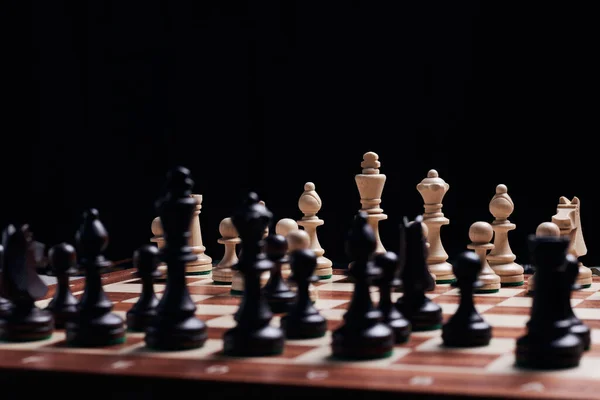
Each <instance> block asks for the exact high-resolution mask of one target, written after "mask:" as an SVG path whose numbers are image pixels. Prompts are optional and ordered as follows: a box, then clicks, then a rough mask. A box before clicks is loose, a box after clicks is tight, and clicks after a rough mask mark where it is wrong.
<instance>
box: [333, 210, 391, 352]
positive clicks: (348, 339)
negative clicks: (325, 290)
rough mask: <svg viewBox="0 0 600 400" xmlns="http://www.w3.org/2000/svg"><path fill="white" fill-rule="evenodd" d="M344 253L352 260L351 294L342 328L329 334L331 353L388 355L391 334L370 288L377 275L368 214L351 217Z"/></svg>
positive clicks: (363, 213)
mask: <svg viewBox="0 0 600 400" xmlns="http://www.w3.org/2000/svg"><path fill="white" fill-rule="evenodd" d="M345 244H346V253H347V255H348V257H349V258H350V260H352V268H350V271H349V274H350V276H351V277H352V278H353V282H354V293H353V294H352V299H351V301H350V305H349V306H348V311H347V312H346V313H345V314H344V322H343V324H342V326H340V327H339V328H338V329H336V330H335V331H334V332H333V334H332V353H333V356H334V357H336V358H347V359H375V358H383V357H388V356H390V355H391V353H392V350H393V347H394V332H393V331H392V328H390V327H389V326H388V325H387V324H385V323H383V322H382V319H383V315H382V314H381V311H380V310H378V309H377V308H375V307H374V306H373V302H372V300H371V294H370V291H369V288H370V286H371V284H372V283H373V280H374V279H375V278H377V277H378V276H379V275H380V271H379V269H378V268H376V267H375V265H374V264H373V260H372V255H373V252H374V251H375V247H376V242H375V233H374V232H373V229H372V228H371V226H370V225H369V224H368V222H367V214H366V213H365V212H362V211H361V212H359V214H358V215H357V216H356V217H355V218H354V222H353V225H352V228H351V230H350V232H349V235H348V237H347V240H346V243H345Z"/></svg>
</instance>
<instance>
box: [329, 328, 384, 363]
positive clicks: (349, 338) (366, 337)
mask: <svg viewBox="0 0 600 400" xmlns="http://www.w3.org/2000/svg"><path fill="white" fill-rule="evenodd" d="M331 349H332V357H334V358H338V359H353V360H369V359H379V358H385V357H389V356H390V355H391V354H392V352H393V350H394V333H393V331H392V329H391V328H390V327H388V326H387V325H386V324H383V323H376V324H375V325H373V326H371V327H369V328H366V329H364V330H357V329H355V328H354V327H352V326H349V325H342V326H341V327H339V328H338V329H336V330H335V331H334V332H333V334H332V342H331Z"/></svg>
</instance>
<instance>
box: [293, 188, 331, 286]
mask: <svg viewBox="0 0 600 400" xmlns="http://www.w3.org/2000/svg"><path fill="white" fill-rule="evenodd" d="M321 206H322V202H321V198H320V197H319V195H318V194H317V192H316V191H315V184H314V183H312V182H306V183H305V184H304V193H302V195H301V196H300V199H299V200H298V208H300V211H302V214H304V216H303V217H302V219H301V220H300V221H298V225H300V226H302V227H303V228H304V230H305V231H306V232H307V233H308V236H310V248H311V249H312V250H313V251H314V252H315V255H316V256H317V268H316V270H315V275H316V276H317V278H319V279H321V280H323V279H330V278H331V277H332V275H333V269H332V268H331V266H332V265H333V262H332V261H331V260H330V259H328V258H327V257H325V256H324V255H323V254H325V250H323V248H322V247H321V244H320V243H319V238H318V236H317V228H318V227H319V226H321V225H323V224H324V223H325V221H323V220H322V219H320V218H319V217H317V213H318V212H319V210H320V209H321Z"/></svg>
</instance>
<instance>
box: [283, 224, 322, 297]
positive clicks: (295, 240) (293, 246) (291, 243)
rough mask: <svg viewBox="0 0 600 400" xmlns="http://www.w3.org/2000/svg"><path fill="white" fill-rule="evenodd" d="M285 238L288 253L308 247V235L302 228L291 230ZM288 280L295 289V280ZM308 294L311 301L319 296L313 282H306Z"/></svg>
mask: <svg viewBox="0 0 600 400" xmlns="http://www.w3.org/2000/svg"><path fill="white" fill-rule="evenodd" d="M292 221H293V220H292ZM286 239H287V242H288V254H291V253H292V252H293V251H296V250H306V249H310V237H309V236H308V233H306V231H304V230H302V229H296V230H293V231H291V232H290V233H288V235H287V236H286ZM288 282H289V285H290V288H291V289H292V290H297V287H296V282H295V281H294V280H293V279H289V281H288ZM308 296H309V297H310V300H311V301H312V302H313V303H315V302H316V301H317V299H318V298H319V291H318V290H317V287H316V286H315V285H314V284H313V282H309V283H308Z"/></svg>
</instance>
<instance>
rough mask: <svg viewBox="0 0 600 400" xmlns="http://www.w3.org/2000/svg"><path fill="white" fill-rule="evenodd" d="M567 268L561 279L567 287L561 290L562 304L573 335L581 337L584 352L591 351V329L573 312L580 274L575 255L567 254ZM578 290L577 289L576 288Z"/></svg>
mask: <svg viewBox="0 0 600 400" xmlns="http://www.w3.org/2000/svg"><path fill="white" fill-rule="evenodd" d="M566 262H567V266H566V268H565V271H564V279H561V283H562V284H564V285H565V286H564V287H562V288H561V289H560V294H561V295H563V296H564V299H563V301H562V304H563V306H564V308H565V311H564V313H565V315H566V316H567V318H568V319H569V320H570V322H571V329H570V330H571V333H573V334H575V335H577V336H579V339H581V342H582V343H583V350H584V351H586V350H589V349H590V344H591V332H590V328H589V327H588V326H587V325H586V324H584V323H583V321H581V320H580V319H579V318H578V317H577V316H576V315H575V313H574V312H573V307H572V306H571V293H572V290H573V289H574V286H576V285H577V283H576V281H577V274H578V273H579V261H578V260H577V257H575V256H574V255H573V254H567V261H566ZM576 289H577V288H576Z"/></svg>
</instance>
